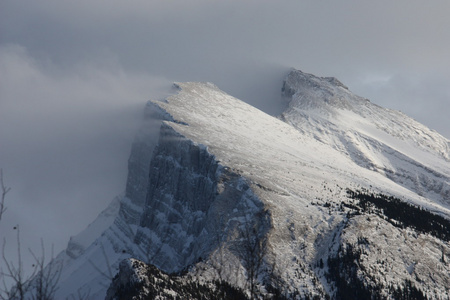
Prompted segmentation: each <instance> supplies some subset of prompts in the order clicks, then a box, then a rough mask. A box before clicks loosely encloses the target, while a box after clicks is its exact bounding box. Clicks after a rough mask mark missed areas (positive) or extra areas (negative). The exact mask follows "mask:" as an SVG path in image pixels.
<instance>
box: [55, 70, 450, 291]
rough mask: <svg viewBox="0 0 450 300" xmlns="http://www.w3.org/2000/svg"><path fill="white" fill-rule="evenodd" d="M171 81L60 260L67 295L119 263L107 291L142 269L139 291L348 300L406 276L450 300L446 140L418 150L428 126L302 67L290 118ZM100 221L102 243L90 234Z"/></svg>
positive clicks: (96, 283) (90, 286)
mask: <svg viewBox="0 0 450 300" xmlns="http://www.w3.org/2000/svg"><path fill="white" fill-rule="evenodd" d="M175 87H176V88H177V93H176V94H174V95H172V96H170V97H167V98H166V99H165V100H161V101H152V102H151V103H149V104H148V105H147V107H146V109H147V113H146V116H147V117H151V118H152V119H151V122H150V120H147V122H145V123H144V125H143V128H142V129H141V130H140V131H139V133H138V135H137V137H136V140H135V142H134V144H133V147H132V151H131V155H130V159H129V174H128V180H127V187H126V191H125V196H123V197H121V198H120V199H118V200H116V201H117V202H114V203H113V204H112V206H111V208H110V209H108V210H107V213H104V214H103V215H101V216H100V217H99V220H98V221H96V222H94V223H93V225H91V226H90V227H88V229H87V231H88V232H86V233H82V234H80V235H79V236H77V237H75V238H74V239H72V242H71V243H70V244H69V248H70V247H71V248H70V249H68V251H67V252H63V253H61V254H60V255H59V256H58V258H57V260H59V261H62V262H64V269H63V273H62V276H61V282H60V284H59V287H60V289H59V290H58V294H57V296H58V298H61V299H63V298H66V297H74V295H77V293H80V291H82V292H86V293H88V295H89V297H87V298H91V299H98V298H101V297H102V295H103V296H104V295H105V293H106V286H107V285H108V284H109V283H110V282H111V279H112V275H113V274H115V273H116V272H117V270H119V268H120V269H121V272H122V274H121V275H119V276H117V277H116V278H115V280H114V281H113V282H114V283H113V284H112V285H111V288H110V294H109V296H110V297H111V299H114V297H115V296H117V293H118V291H123V289H122V287H124V286H125V285H127V284H128V283H129V282H128V283H127V280H128V279H129V278H130V276H133V275H132V274H138V275H139V274H140V275H139V276H140V277H139V278H140V279H139V278H138V279H139V280H137V281H136V280H134V279H136V278H135V277H133V278H134V279H133V278H132V279H133V280H132V282H131V283H132V285H133V284H134V286H138V287H135V288H133V289H138V288H140V287H141V288H142V291H144V292H145V291H147V289H146V287H145V286H142V285H145V284H156V285H158V284H161V286H165V285H166V284H167V283H168V282H172V283H174V284H175V283H176V282H178V283H179V284H181V283H183V285H185V284H188V285H190V284H191V283H192V282H196V283H198V282H205V283H206V284H207V285H208V284H210V283H211V280H214V279H219V280H224V281H226V282H227V284H229V285H231V286H234V287H237V288H242V289H243V290H244V292H245V293H247V294H248V295H249V294H251V296H252V297H253V298H262V297H263V296H264V297H265V296H268V295H269V294H270V293H271V292H269V291H278V292H282V293H283V295H286V298H287V299H305V298H313V297H314V296H316V297H319V298H325V297H326V295H328V296H330V297H331V298H333V297H334V296H336V297H335V298H337V299H338V298H342V299H344V298H345V299H350V298H346V297H344V296H342V295H344V294H345V292H346V291H347V289H348V288H350V289H353V288H354V287H353V286H351V284H354V283H355V280H356V284H359V285H357V286H358V288H360V289H362V290H364V289H366V290H368V291H372V292H377V293H378V296H379V297H380V298H388V297H387V296H388V295H393V293H394V292H397V291H400V292H401V290H402V289H403V285H404V284H410V285H411V284H412V285H413V286H414V287H415V286H418V287H420V288H421V289H422V290H425V291H427V293H429V295H431V296H437V295H444V296H443V297H445V296H448V291H447V290H446V288H445V287H446V286H448V285H449V284H450V281H449V279H448V276H447V274H448V272H449V265H448V264H447V263H446V262H447V261H448V260H450V256H449V253H450V249H449V247H448V239H450V233H447V232H446V231H445V226H444V227H443V226H442V224H444V225H445V224H447V223H445V220H446V219H445V218H447V219H448V216H449V215H450V209H449V199H450V187H449V182H450V174H449V172H450V171H449V170H450V167H449V165H448V163H449V162H448V160H445V159H444V158H443V156H442V155H441V154H440V153H439V151H437V150H436V149H441V150H442V149H444V148H442V147H441V148H439V147H438V146H435V148H427V147H426V146H424V145H422V143H423V140H424V139H423V135H422V134H421V133H420V132H419V133H416V134H414V133H413V132H412V131H409V132H407V133H406V135H405V136H401V135H400V134H405V133H404V132H403V129H402V128H403V127H402V126H404V127H405V128H407V125H405V124H408V122H409V120H410V119H408V118H407V117H406V116H404V115H402V114H399V113H396V112H392V111H389V110H386V109H383V108H380V107H378V106H375V105H373V104H371V103H370V102H368V101H367V100H366V99H363V98H361V97H358V96H355V95H353V94H352V93H351V92H350V91H349V90H348V89H347V88H346V87H345V86H344V85H343V84H342V83H340V82H339V81H338V80H337V79H335V78H319V77H315V76H313V75H309V74H305V73H302V72H300V71H293V72H292V73H291V74H290V76H288V78H287V79H286V82H285V84H284V88H283V89H284V96H285V97H288V98H289V99H290V100H291V103H290V106H289V108H288V109H287V110H286V111H285V112H284V113H283V115H282V116H281V117H280V118H275V117H272V116H270V115H267V114H265V113H264V112H262V111H260V110H258V109H256V108H254V107H252V106H250V105H249V104H247V103H245V102H243V101H241V100H239V99H236V98H234V97H232V96H230V95H228V94H227V93H225V92H224V91H222V90H220V89H219V88H218V87H217V86H215V85H214V84H211V83H198V82H187V83H176V84H175ZM391 113H392V114H391ZM389 118H390V119H391V121H392V122H393V123H392V124H393V125H392V126H391V127H389V126H388V125H391V123H386V122H387V121H386V119H389ZM155 119H156V120H155ZM153 122H156V123H153ZM155 124H157V125H158V126H157V128H159V129H158V130H154V129H155V128H156V127H155ZM395 124H397V125H395ZM419 125H420V124H419ZM419 125H417V126H419ZM420 126H423V125H420ZM399 128H400V129H399ZM417 128H420V130H423V132H425V131H426V130H427V129H426V127H425V126H423V128H422V127H417ZM388 129H389V130H391V131H388ZM406 137H408V138H406ZM435 138H436V139H439V137H438V136H436V137H435ZM411 141H412V142H411ZM417 141H419V142H417ZM447 142H448V141H447ZM444 150H445V149H444ZM447 154H448V152H447ZM352 190H355V191H357V190H360V191H370V192H373V193H383V194H385V195H388V196H395V197H398V198H399V199H403V200H404V201H406V202H408V203H414V205H418V206H420V207H423V208H426V209H427V210H428V211H433V212H436V213H437V214H439V215H440V219H436V221H433V222H431V223H433V224H437V227H436V228H438V229H437V230H435V229H434V228H432V229H429V228H428V227H426V226H425V227H423V226H422V224H419V223H418V222H416V223H414V222H413V224H412V225H410V222H409V221H410V220H408V218H407V220H406V221H405V219H404V216H405V213H404V212H403V211H400V210H398V209H397V208H395V209H393V214H389V215H386V214H383V212H385V211H386V210H387V208H386V205H391V204H392V203H394V204H398V203H400V204H401V206H400V207H401V208H402V209H403V208H405V207H406V209H408V210H409V211H411V210H412V211H413V212H414V213H418V214H419V215H420V216H422V215H423V214H424V213H423V211H422V210H419V209H417V208H414V207H412V206H408V205H409V204H405V203H404V202H403V201H400V200H395V199H394V198H389V197H388V196H380V197H379V198H374V194H372V196H371V197H372V198H374V199H372V198H370V199H371V200H370V201H372V202H370V203H372V204H370V203H369V204H367V203H366V202H364V203H363V202H362V201H366V200H365V198H364V199H363V198H362V199H363V200H357V197H358V196H359V197H365V196H368V195H364V194H360V193H359V192H352ZM350 196H352V197H355V198H352V199H351V198H350ZM359 201H361V203H363V204H361V203H360V202H359ZM374 203H375V204H374ZM380 203H381V204H380ZM374 205H378V206H374ZM383 205H384V206H383ZM117 206H119V207H117ZM420 212H422V213H420ZM114 216H115V218H114V221H112V219H113V217H114ZM427 216H429V215H427ZM442 216H443V217H442ZM432 218H434V217H432ZM436 218H437V217H436ZM408 222H409V223H408ZM425 223H426V222H425ZM404 224H406V225H404ZM414 226H416V227H414ZM417 226H419V227H417ZM420 226H422V227H420ZM439 226H440V227H439ZM103 228H104V231H103V233H102V234H101V235H100V236H99V237H98V238H97V239H95V241H93V240H94V239H93V238H92V235H91V234H89V231H92V230H94V231H95V233H96V234H97V233H98V232H99V231H101V230H100V229H103ZM417 228H419V229H417ZM424 228H425V229H424ZM380 234H381V235H382V237H383V239H382V242H379V239H380V237H379V235H380ZM392 238H394V239H395V242H392V241H390V239H392ZM91 242H92V243H91ZM89 243H91V244H90V245H88V244H89ZM419 243H420V245H419ZM405 245H406V246H405ZM420 250H423V251H422V252H423V253H425V254H424V255H422V254H418V253H422V252H420ZM130 258H133V259H131V260H128V263H122V264H121V262H122V261H123V260H124V259H130ZM134 259H138V260H140V261H136V260H134ZM352 259H353V260H352ZM142 261H143V262H145V263H150V264H152V265H154V266H153V267H150V268H147V267H145V264H144V263H143V262H142ZM355 261H356V263H355ZM130 262H131V263H130ZM434 266H439V267H438V268H435V269H433V268H434ZM157 268H159V269H161V270H162V271H164V272H169V273H171V272H180V271H184V272H185V273H183V274H185V276H186V277H183V276H184V275H183V276H182V277H180V278H173V277H171V276H172V275H170V276H169V275H168V274H165V273H159V271H158V269H157ZM349 270H350V271H349ZM378 270H381V271H378ZM141 271H142V272H141ZM144 273H145V274H144ZM360 273H361V274H362V275H361V276H359V275H358V276H356V277H357V278H356V277H355V276H354V275H355V274H360ZM130 274H131V275H130ZM146 274H147V275H148V276H153V275H155V274H156V275H157V276H156V277H157V278H158V279H157V280H151V281H149V280H146V278H145V276H147V275H146ZM152 274H153V275H152ZM158 274H159V275H158ZM178 274H179V273H178ZM141 275H142V276H143V277H142V276H141ZM144 275H145V276H144ZM430 276H431V277H432V278H431V277H430ZM429 278H431V279H429ZM141 279H142V280H141ZM358 280H359V281H358ZM208 282H210V283H208ZM136 283H138V284H137V285H136ZM141 283H142V284H141ZM350 283H351V284H350ZM346 285H347V286H346ZM128 286H129V287H131V285H128ZM180 288H181V287H180ZM214 289H216V288H213V290H214ZM149 290H158V288H155V286H154V287H153V288H152V289H149ZM393 290H395V291H394V292H393ZM134 291H136V290H134ZM165 292H167V293H170V292H171V291H170V290H166V291H165ZM159 295H162V294H159ZM255 295H258V296H257V297H256V296H255ZM280 295H281V294H280ZM148 297H150V296H148ZM155 297H156V296H155ZM363 298H364V297H360V299H363ZM366 298H367V297H366ZM394 298H395V297H394Z"/></svg>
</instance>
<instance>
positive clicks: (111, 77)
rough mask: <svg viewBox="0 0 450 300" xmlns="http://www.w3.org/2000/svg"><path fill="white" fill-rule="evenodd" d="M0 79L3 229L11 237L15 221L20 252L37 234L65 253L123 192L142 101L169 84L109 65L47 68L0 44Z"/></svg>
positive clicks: (162, 91) (34, 241)
mask: <svg viewBox="0 0 450 300" xmlns="http://www.w3.org/2000/svg"><path fill="white" fill-rule="evenodd" d="M0 77H1V78H2V81H1V83H0V84H1V88H0V98H1V99H2V100H1V103H0V143H1V149H0V166H1V168H3V170H4V176H5V184H7V185H8V186H10V187H11V188H12V189H11V191H10V193H9V194H8V198H7V206H8V212H7V214H5V219H4V222H3V224H1V226H2V228H8V229H11V230H9V231H8V232H9V240H11V239H12V237H11V236H10V235H11V234H14V232H12V226H14V225H15V224H20V225H21V228H22V234H23V240H24V241H27V243H24V247H25V249H26V248H27V247H28V246H31V245H39V238H40V236H42V237H44V239H45V240H46V241H52V242H53V243H55V245H56V246H57V249H62V248H63V247H64V246H65V244H66V243H67V241H68V238H69V235H73V234H76V233H78V232H79V231H81V230H82V229H84V227H85V226H86V225H87V224H88V223H89V222H91V221H92V220H93V219H94V218H95V217H96V215H97V214H98V213H99V212H100V211H101V210H102V209H103V208H105V207H106V205H107V204H108V203H109V201H111V200H112V198H113V197H114V196H116V195H117V194H119V193H121V192H122V191H123V190H124V188H125V180H126V173H127V171H126V168H127V158H128V155H129V151H130V147H131V143H132V140H133V136H134V134H135V132H136V129H137V126H138V123H139V120H140V118H141V116H142V109H143V107H144V105H145V102H146V101H147V100H149V99H150V97H155V98H159V97H162V96H163V95H165V94H166V93H167V91H166V89H167V88H168V87H170V84H169V82H168V81H167V80H166V79H164V78H158V77H155V76H150V75H145V74H140V73H130V72H126V71H124V70H122V69H121V68H120V67H119V66H117V65H114V64H110V65H109V66H108V67H104V68H102V67H97V66H92V65H90V64H83V63H80V64H78V65H74V66H72V69H71V70H70V71H69V70H61V69H59V68H58V66H55V65H52V64H49V63H47V64H46V65H45V66H44V65H42V64H40V62H38V61H36V60H35V59H33V58H32V57H31V56H30V55H29V54H28V53H27V50H26V49H25V48H23V47H21V46H17V45H6V46H2V47H0ZM9 227H11V228H9ZM6 231H7V230H6V229H5V230H3V229H2V234H3V232H6ZM12 240H14V239H12ZM12 246H13V245H12Z"/></svg>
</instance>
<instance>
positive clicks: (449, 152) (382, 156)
mask: <svg viewBox="0 0 450 300" xmlns="http://www.w3.org/2000/svg"><path fill="white" fill-rule="evenodd" d="M283 94H284V96H285V97H286V98H287V100H288V101H290V103H289V108H288V109H287V110H286V111H285V112H284V113H283V114H282V115H281V119H282V120H284V121H286V122H287V123H288V124H291V125H293V126H294V127H295V128H297V129H298V130H299V131H300V132H302V133H304V134H306V135H309V136H313V137H315V138H316V139H317V140H319V141H321V142H323V143H325V144H327V145H330V146H331V147H333V148H335V149H338V150H339V151H340V152H342V153H344V154H346V155H347V156H348V157H349V158H351V159H352V160H353V161H354V162H355V163H357V164H358V165H360V166H362V167H365V168H367V169H370V170H374V171H376V172H379V173H381V174H384V175H385V176H386V177H388V178H390V179H392V180H393V181H395V182H396V183H398V184H400V185H402V186H404V187H406V188H408V189H411V190H412V191H414V192H415V193H418V194H419V195H423V196H425V197H427V198H429V199H433V200H435V201H437V202H439V203H441V204H444V205H445V206H446V207H450V141H449V140H447V139H446V138H445V137H443V136H441V135H440V134H438V133H437V132H435V131H432V130H430V129H429V128H427V127H426V126H424V125H422V124H420V123H418V122H416V121H415V120H413V119H411V118H409V117H408V116H406V115H404V114H402V113H401V112H398V111H393V110H389V109H385V108H382V107H379V106H377V105H375V104H372V103H371V102H370V101H369V100H367V99H364V98H362V97H359V96H356V95H354V94H352V93H351V92H350V91H349V90H348V88H347V87H346V86H344V85H343V84H342V83H340V82H339V81H338V80H337V79H336V78H331V77H328V78H320V77H316V76H314V75H311V74H306V73H303V72H301V71H298V70H292V71H291V73H290V74H289V75H288V76H287V78H286V80H285V82H284V86H283Z"/></svg>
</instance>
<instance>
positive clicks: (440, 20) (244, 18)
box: [0, 0, 450, 250]
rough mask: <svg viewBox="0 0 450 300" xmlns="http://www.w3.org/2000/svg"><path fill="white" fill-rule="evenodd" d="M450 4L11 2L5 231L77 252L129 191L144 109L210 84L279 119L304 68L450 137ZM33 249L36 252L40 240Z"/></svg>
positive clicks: (0, 40) (0, 68)
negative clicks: (75, 242)
mask: <svg viewBox="0 0 450 300" xmlns="http://www.w3.org/2000/svg"><path fill="white" fill-rule="evenodd" d="M449 12H450V2H449V1H447V0H442V1H439V0H436V1H429V2H426V1H414V0H397V1H357V0H354V1H300V0H295V1H244V0H240V1H221V2H219V1H201V0H198V1H193V0H183V1H181V0H180V1H175V0H172V1H162V0H161V1H160V0H152V1H148V0H136V1H119V0H110V1H100V0H78V1H60V0H40V1H35V0H20V1H17V0H1V1H0V167H1V168H3V170H4V176H5V184H6V185H8V186H10V187H12V190H11V192H10V193H9V194H8V198H7V205H8V211H7V213H6V214H5V219H4V220H3V223H2V224H0V235H6V236H8V238H9V239H10V238H11V234H12V232H13V231H12V226H13V225H14V224H17V223H18V224H20V226H21V230H22V234H23V235H24V239H25V240H26V241H27V242H28V241H29V244H35V243H36V241H38V240H39V237H41V236H42V237H43V238H44V239H45V241H46V242H48V243H53V244H54V245H55V248H56V250H61V249H63V248H64V247H65V245H66V243H67V241H68V239H69V237H70V235H74V234H76V233H78V232H79V231H80V230H82V229H83V228H85V227H86V226H87V224H88V223H89V222H91V221H92V220H93V219H94V218H95V216H96V215H97V214H98V213H99V212H100V211H101V210H102V209H103V208H104V207H106V205H107V203H109V201H111V199H112V198H113V197H114V196H115V195H117V194H119V193H120V192H122V191H123V190H124V187H125V178H126V164H127V159H128V155H129V150H130V146H131V142H132V139H133V135H134V132H135V129H136V126H137V122H138V120H139V118H140V116H141V115H140V112H141V110H142V108H143V107H144V104H145V102H146V101H147V100H148V99H150V98H156V97H158V98H159V97H162V95H164V94H165V93H166V91H167V90H168V89H169V87H170V85H171V83H172V82H174V81H211V82H213V83H215V84H216V85H218V86H219V87H220V88H221V89H222V90H224V91H226V92H228V93H230V94H231V95H233V96H237V97H238V98H241V99H242V100H245V101H247V102H249V103H251V104H253V105H255V106H256V107H258V108H261V109H263V110H264V111H266V112H268V113H271V114H276V113H278V112H279V105H278V101H279V97H280V96H279V94H280V89H281V83H282V79H283V76H285V75H286V74H287V72H288V71H289V69H290V68H292V67H294V68H297V69H300V70H303V71H305V72H308V73H313V74H315V75H318V76H335V77H337V78H338V79H339V80H340V81H342V82H343V83H344V84H346V85H347V86H348V87H349V88H350V90H352V91H353V92H355V93H357V94H359V95H360V96H364V97H366V98H369V99H370V100H371V101H372V102H374V103H376V104H379V105H382V106H385V107H388V108H393V109H397V110H401V111H403V112H404V113H406V114H408V115H409V116H412V117H413V118H415V119H416V120H418V121H419V122H422V123H424V124H425V125H427V126H429V127H430V128H432V129H435V130H437V131H438V132H440V133H441V134H443V135H444V136H446V137H447V138H448V137H450V118H449V117H448V114H449V99H450V58H449V53H450V30H449V29H450V18H449V17H448V13H449ZM27 246H28V245H27Z"/></svg>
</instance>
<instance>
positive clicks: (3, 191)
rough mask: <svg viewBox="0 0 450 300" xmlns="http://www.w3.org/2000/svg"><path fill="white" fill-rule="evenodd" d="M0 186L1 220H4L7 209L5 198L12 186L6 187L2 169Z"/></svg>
mask: <svg viewBox="0 0 450 300" xmlns="http://www.w3.org/2000/svg"><path fill="white" fill-rule="evenodd" d="M0 186H1V188H2V199H1V201H0V221H1V220H2V216H3V213H4V212H5V211H6V206H5V199H6V194H7V193H8V192H9V191H10V190H11V188H10V187H6V186H5V183H4V182H3V170H2V169H0Z"/></svg>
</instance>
